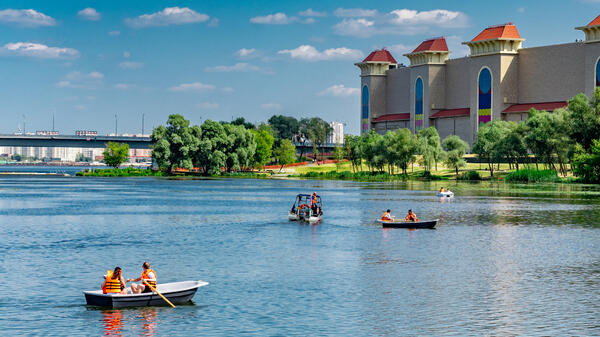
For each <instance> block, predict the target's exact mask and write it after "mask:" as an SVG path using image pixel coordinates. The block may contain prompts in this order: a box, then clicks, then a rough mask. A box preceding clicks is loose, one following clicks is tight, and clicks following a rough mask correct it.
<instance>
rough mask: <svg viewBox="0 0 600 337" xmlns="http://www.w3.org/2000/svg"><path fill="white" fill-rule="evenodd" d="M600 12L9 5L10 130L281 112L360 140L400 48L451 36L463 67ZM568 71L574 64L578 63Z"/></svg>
mask: <svg viewBox="0 0 600 337" xmlns="http://www.w3.org/2000/svg"><path fill="white" fill-rule="evenodd" d="M599 14H600V1H592V0H589V1H583V0H582V1H543V2H541V1H523V0H521V1H495V2H488V1H461V2H450V1H423V2H415V1H410V2H409V1H372V2H365V1H337V2H336V1H293V2H292V1H226V0H222V1H185V0H180V1H170V0H169V1H164V0H163V1H151V0H144V1H134V0H128V1H112V0H111V1H108V0H98V1H68V0H61V1H45V0H40V1H10V0H4V1H2V4H1V7H0V79H1V80H0V100H1V104H0V117H1V118H0V133H12V132H15V131H17V128H18V125H19V124H21V125H22V124H23V121H24V120H25V123H26V129H27V131H35V130H47V129H50V128H51V127H52V124H51V123H52V115H53V114H54V115H55V120H56V129H57V130H59V131H60V132H61V133H63V134H73V133H74V130H76V129H88V130H97V131H98V132H99V133H101V134H104V133H108V132H113V131H114V124H115V123H114V121H115V117H114V116H115V114H117V115H118V120H119V122H118V124H119V130H118V131H119V133H123V132H129V133H139V132H140V131H141V118H142V113H144V114H145V125H146V131H147V132H148V130H150V129H151V128H152V127H153V126H156V125H159V124H162V123H164V122H165V121H166V118H167V116H168V115H169V114H171V113H181V114H183V115H184V116H185V117H186V118H188V119H190V120H191V121H192V122H193V123H200V122H201V121H203V120H206V119H214V120H230V119H231V118H232V117H238V116H243V117H245V118H246V119H248V120H250V121H252V122H260V121H265V120H267V119H268V118H269V117H270V116H271V115H273V114H285V115H290V116H295V117H297V118H301V117H310V116H319V117H322V118H323V119H325V120H328V121H333V120H335V121H341V122H343V123H346V132H349V133H358V130H359V117H360V116H359V109H360V106H359V90H358V87H359V84H360V79H359V76H358V75H359V71H358V68H356V67H355V66H354V65H353V63H355V62H358V61H360V60H361V59H362V58H363V57H365V56H366V55H368V53H369V52H370V51H372V50H373V49H377V48H381V47H387V48H388V49H389V50H390V51H391V52H392V54H393V55H394V57H396V59H397V60H398V61H399V62H403V63H407V60H406V59H405V58H404V57H403V56H401V55H402V54H403V53H406V52H408V51H410V50H411V49H412V48H414V47H416V46H417V45H418V44H419V43H420V42H421V41H423V40H425V39H427V38H430V37H433V36H441V35H444V36H446V38H447V40H448V45H449V48H450V50H451V52H452V54H451V57H461V56H464V55H465V54H466V53H467V51H468V49H467V48H466V47H465V46H462V45H461V44H460V42H463V41H468V40H470V39H472V38H473V37H474V36H475V35H477V34H478V33H479V32H480V31H481V30H482V29H484V28H485V27H487V26H489V25H494V24H500V23H504V22H508V21H512V22H514V23H515V24H516V25H517V28H518V30H519V32H520V34H521V36H522V37H523V38H525V39H526V41H525V42H524V47H532V46H539V45H547V44H557V43H566V42H572V41H574V40H575V39H582V38H584V35H583V33H582V32H580V31H576V30H574V29H573V28H574V27H576V26H583V25H586V24H587V23H588V22H590V21H591V20H592V19H594V18H595V17H596V16H597V15H599ZM565 61H566V62H568V60H565Z"/></svg>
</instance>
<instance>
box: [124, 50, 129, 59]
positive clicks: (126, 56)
mask: <svg viewBox="0 0 600 337" xmlns="http://www.w3.org/2000/svg"><path fill="white" fill-rule="evenodd" d="M129 56H131V53H130V52H128V51H124V52H123V57H124V58H126V59H127V58H129Z"/></svg>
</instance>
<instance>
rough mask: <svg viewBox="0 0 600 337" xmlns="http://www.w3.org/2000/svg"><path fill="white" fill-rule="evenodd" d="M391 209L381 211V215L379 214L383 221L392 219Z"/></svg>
mask: <svg viewBox="0 0 600 337" xmlns="http://www.w3.org/2000/svg"><path fill="white" fill-rule="evenodd" d="M391 212H392V211H390V210H389V209H388V210H387V211H385V212H384V213H383V215H382V216H381V220H383V221H394V217H393V216H392V213H391Z"/></svg>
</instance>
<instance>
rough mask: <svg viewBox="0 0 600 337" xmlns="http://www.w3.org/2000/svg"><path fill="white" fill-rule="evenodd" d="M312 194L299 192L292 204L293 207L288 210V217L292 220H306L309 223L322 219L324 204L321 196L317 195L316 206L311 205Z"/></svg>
mask: <svg viewBox="0 0 600 337" xmlns="http://www.w3.org/2000/svg"><path fill="white" fill-rule="evenodd" d="M310 200H311V195H310V194H298V195H297V196H296V199H295V201H294V204H293V205H292V209H291V210H290V211H289V212H288V219H289V220H290V221H305V222H308V223H312V224H314V223H317V222H319V221H321V217H322V216H323V205H322V203H321V197H320V196H318V195H317V200H316V206H315V205H314V204H313V206H314V207H315V208H314V209H313V207H311V206H310V205H311V202H310Z"/></svg>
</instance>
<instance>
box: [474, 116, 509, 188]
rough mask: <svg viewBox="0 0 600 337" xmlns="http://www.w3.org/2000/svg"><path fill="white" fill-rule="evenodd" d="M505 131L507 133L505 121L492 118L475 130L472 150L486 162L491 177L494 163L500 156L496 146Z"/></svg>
mask: <svg viewBox="0 0 600 337" xmlns="http://www.w3.org/2000/svg"><path fill="white" fill-rule="evenodd" d="M506 133H508V125H507V122H505V121H501V120H492V121H491V122H489V123H486V124H484V125H483V126H481V127H479V131H477V139H476V141H475V144H474V145H473V152H474V153H476V154H477V156H478V157H479V158H480V159H483V160H485V162H487V164H488V168H489V170H490V175H491V176H492V177H493V176H494V165H495V164H496V163H497V162H498V161H499V160H500V159H501V158H502V156H501V155H500V154H501V152H500V151H498V148H499V144H500V141H501V140H502V137H503V135H504V134H506Z"/></svg>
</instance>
